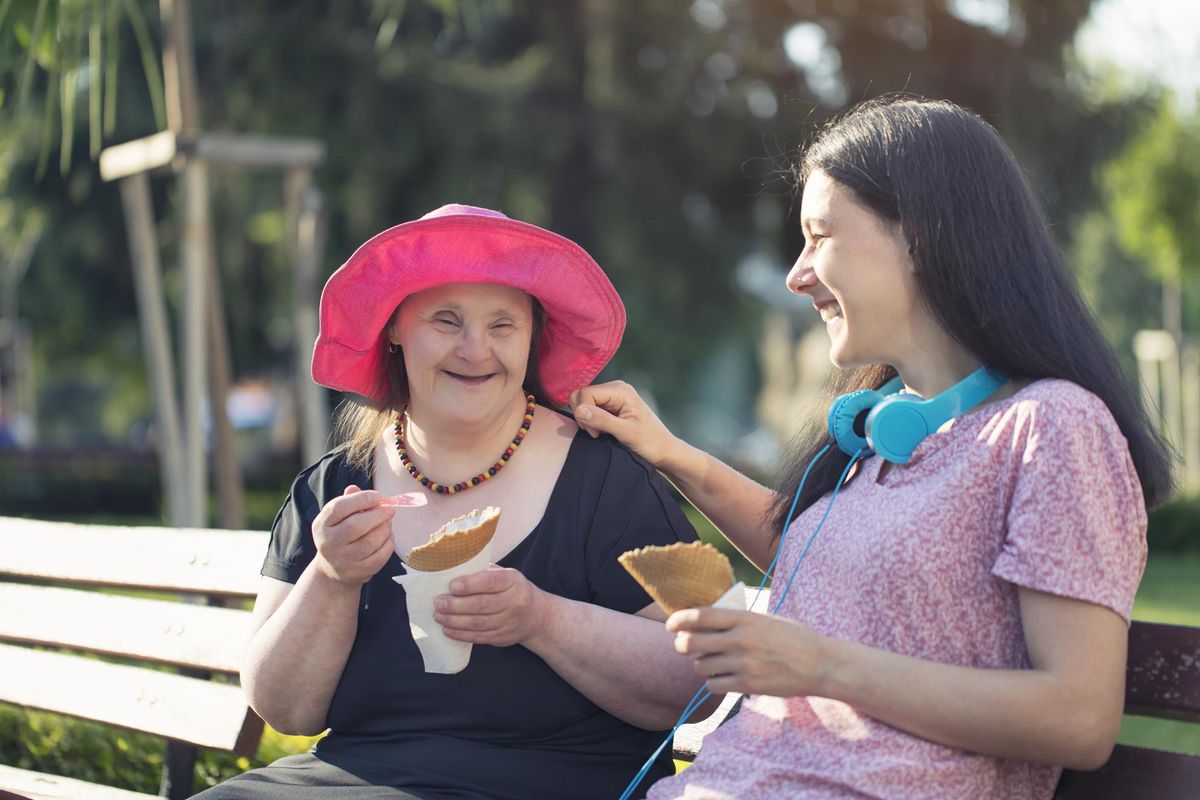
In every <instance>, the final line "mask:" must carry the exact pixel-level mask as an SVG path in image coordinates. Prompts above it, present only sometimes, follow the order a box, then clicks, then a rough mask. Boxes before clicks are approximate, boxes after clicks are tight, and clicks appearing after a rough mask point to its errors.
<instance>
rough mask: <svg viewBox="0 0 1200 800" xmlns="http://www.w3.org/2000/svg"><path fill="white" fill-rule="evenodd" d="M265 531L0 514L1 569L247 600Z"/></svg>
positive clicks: (29, 575)
mask: <svg viewBox="0 0 1200 800" xmlns="http://www.w3.org/2000/svg"><path fill="white" fill-rule="evenodd" d="M268 538H269V534H267V533H265V532H262V531H217V530H200V529H190V528H138V527H120V526H103V527H102V526H95V525H90V526H89V525H73V524H70V523H66V522H44V521H41V520H30V519H19V518H15V517H0V573H4V574H8V575H16V576H20V577H25V578H39V579H45V580H55V581H66V582H74V583H83V584H89V585H97V586H121V587H129V588H139V589H161V590H165V591H180V592H196V593H201V594H212V595H221V596H228V597H242V598H252V597H254V596H255V595H256V594H257V593H258V587H259V569H260V567H261V566H262V559H263V555H264V554H265V553H266V548H267V540H268Z"/></svg>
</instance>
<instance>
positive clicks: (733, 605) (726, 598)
mask: <svg viewBox="0 0 1200 800" xmlns="http://www.w3.org/2000/svg"><path fill="white" fill-rule="evenodd" d="M712 607H713V608H728V609H729V610H731V611H745V610H746V584H744V583H742V582H741V581H738V582H737V583H735V584H734V585H733V586H730V587H729V591H727V592H726V593H725V594H723V595H721V596H720V597H718V598H717V599H716V600H714V601H713V604H712Z"/></svg>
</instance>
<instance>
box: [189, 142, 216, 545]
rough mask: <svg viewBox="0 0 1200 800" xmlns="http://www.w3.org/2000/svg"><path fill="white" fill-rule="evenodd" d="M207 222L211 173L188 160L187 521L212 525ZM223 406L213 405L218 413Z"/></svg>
mask: <svg viewBox="0 0 1200 800" xmlns="http://www.w3.org/2000/svg"><path fill="white" fill-rule="evenodd" d="M207 226H208V178H207V171H206V167H205V166H204V163H203V162H202V161H199V160H198V159H194V158H190V159H188V160H187V163H186V166H184V169H183V235H182V237H181V241H180V252H181V256H182V261H183V408H184V424H183V431H184V437H183V439H184V442H185V443H186V448H187V460H186V467H185V470H186V474H187V504H186V508H187V517H186V518H187V525H188V526H190V527H195V528H205V527H207V526H208V508H207V497H208V491H207V489H208V458H207V448H206V447H205V436H204V426H203V411H204V401H205V400H206V399H207V398H208V382H207V380H206V377H207V373H208V348H207V346H206V345H207V334H208V326H207V323H208V319H207V310H206V306H207V294H208V282H209V278H208V276H207V275H206V274H205V272H206V269H205V267H206V260H205V257H204V236H203V231H204V229H205V228H206V227H207ZM223 411H224V409H212V413H213V415H214V416H215V415H216V414H217V413H221V412H223Z"/></svg>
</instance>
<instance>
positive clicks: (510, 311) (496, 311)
mask: <svg viewBox="0 0 1200 800" xmlns="http://www.w3.org/2000/svg"><path fill="white" fill-rule="evenodd" d="M441 311H453V312H454V313H456V314H461V313H462V311H463V307H462V305H460V304H459V303H455V302H453V301H447V302H443V303H434V304H433V305H432V306H431V307H430V308H429V309H428V310H427V311H426V312H425V313H427V314H437V313H438V312H441ZM520 315H521V312H520V310H518V309H516V308H511V307H508V306H500V307H498V308H493V309H492V310H491V311H488V312H487V313H486V314H485V316H490V317H493V318H494V317H502V316H510V317H516V316H520Z"/></svg>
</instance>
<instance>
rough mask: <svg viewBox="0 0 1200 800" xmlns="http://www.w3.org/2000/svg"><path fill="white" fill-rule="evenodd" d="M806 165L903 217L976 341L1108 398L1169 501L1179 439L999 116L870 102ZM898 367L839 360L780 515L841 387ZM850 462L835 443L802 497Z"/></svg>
mask: <svg viewBox="0 0 1200 800" xmlns="http://www.w3.org/2000/svg"><path fill="white" fill-rule="evenodd" d="M798 171H799V175H798V177H799V179H800V180H801V181H803V180H806V179H807V178H808V177H809V176H810V175H812V173H814V172H822V173H824V174H826V175H828V176H829V177H830V178H832V179H833V180H834V181H836V182H837V183H838V184H840V185H841V186H844V187H845V188H847V189H849V190H850V191H851V192H853V194H854V197H855V199H856V200H857V201H858V202H859V203H861V204H862V205H863V206H865V207H866V208H868V209H870V210H871V211H873V212H874V213H875V214H877V215H878V216H879V217H880V218H882V219H884V220H887V221H889V222H892V223H898V224H899V225H900V230H901V232H902V234H903V236H904V238H905V240H906V241H907V243H908V248H909V253H910V254H911V256H912V259H913V263H914V265H915V267H916V281H917V285H918V287H919V288H920V291H921V294H922V296H923V298H924V300H925V302H926V304H927V305H928V307H929V309H930V311H931V312H932V313H933V314H934V316H935V318H936V319H937V320H938V322H939V323H941V326H942V327H943V328H944V329H945V330H946V331H947V332H948V333H949V334H950V335H951V336H952V337H953V338H954V339H955V340H956V341H957V342H958V343H959V344H960V345H962V346H963V347H964V348H966V349H967V351H968V352H970V353H971V354H972V355H974V356H975V357H976V358H978V359H979V360H980V361H982V362H983V363H984V364H987V365H989V366H993V367H997V368H999V369H1001V370H1003V371H1005V372H1007V373H1008V374H1009V375H1011V376H1012V377H1013V378H1017V379H1022V378H1023V379H1031V380H1036V379H1039V378H1062V379H1065V380H1068V381H1072V382H1074V383H1076V384H1078V385H1079V386H1082V387H1083V388H1084V389H1087V390H1088V391H1090V392H1092V393H1093V394H1095V395H1097V396H1098V397H1099V398H1100V399H1101V400H1103V401H1104V403H1105V405H1107V406H1108V409H1109V411H1110V412H1111V413H1112V415H1113V417H1114V419H1115V420H1116V422H1117V425H1118V426H1119V427H1120V429H1121V432H1122V433H1123V434H1124V435H1125V438H1126V440H1127V441H1128V443H1129V453H1130V455H1131V456H1132V459H1133V465H1134V467H1135V468H1136V469H1137V473H1138V478H1139V480H1140V481H1141V484H1142V493H1143V494H1144V495H1145V498H1146V504H1147V505H1148V506H1153V505H1156V504H1158V503H1160V502H1162V501H1163V500H1164V499H1166V497H1167V496H1168V495H1169V494H1170V492H1171V489H1172V478H1171V458H1170V455H1169V450H1168V448H1167V446H1166V444H1165V443H1164V442H1163V440H1162V438H1161V437H1160V436H1159V435H1158V434H1157V433H1156V432H1155V430H1154V428H1153V427H1152V426H1151V425H1150V422H1149V420H1148V418H1147V416H1146V414H1145V412H1144V411H1143V410H1142V408H1141V406H1140V404H1139V403H1138V400H1137V397H1136V395H1135V394H1134V392H1133V390H1132V388H1131V386H1130V384H1129V383H1128V382H1127V380H1126V378H1125V376H1124V375H1123V374H1122V372H1121V369H1120V366H1119V365H1118V363H1117V359H1116V356H1115V355H1114V354H1113V352H1112V349H1111V348H1110V347H1109V346H1108V343H1107V342H1106V341H1105V340H1104V337H1103V335H1102V334H1101V333H1100V329H1099V326H1098V325H1097V323H1096V321H1095V318H1094V317H1093V316H1092V313H1091V312H1090V311H1089V310H1088V307H1087V305H1086V304H1085V303H1084V301H1083V298H1082V296H1081V295H1080V294H1079V290H1078V288H1077V286H1076V284H1075V280H1074V278H1073V277H1072V276H1071V275H1070V274H1069V273H1068V271H1067V269H1066V267H1065V265H1064V263H1063V259H1062V256H1061V255H1060V254H1059V252H1058V248H1057V246H1056V245H1055V243H1054V240H1053V239H1052V237H1051V235H1050V231H1049V229H1048V227H1047V225H1046V220H1045V218H1044V217H1043V215H1042V212H1041V209H1040V207H1039V206H1038V203H1037V201H1036V200H1035V198H1034V195H1033V191H1032V189H1031V188H1030V186H1029V183H1028V181H1027V180H1026V178H1025V174H1024V172H1023V171H1022V170H1021V167H1020V165H1018V164H1017V161H1016V159H1015V158H1014V157H1013V154H1012V152H1011V151H1010V150H1009V149H1008V147H1007V146H1006V145H1005V144H1004V142H1003V141H1002V140H1001V139H1000V136H999V134H997V133H996V131H995V130H994V129H993V128H992V127H991V126H990V125H988V124H987V123H986V122H984V121H983V119H981V118H980V117H979V116H978V115H976V114H974V113H972V112H970V111H967V110H965V109H963V108H960V107H959V106H956V105H954V104H953V103H950V102H945V101H933V100H925V99H921V98H912V97H904V96H889V97H884V98H879V99H876V100H870V101H867V102H865V103H862V104H860V105H858V106H855V107H854V108H852V109H850V110H849V111H848V112H846V113H845V114H844V115H843V116H841V117H840V118H838V119H836V120H834V121H833V122H831V123H830V124H829V125H828V126H827V127H825V128H824V129H823V130H822V131H821V132H820V133H818V135H817V137H816V139H815V140H814V141H813V143H812V145H811V146H810V147H809V148H808V150H807V151H806V152H805V154H804V157H803V159H802V161H801V163H800V165H799V167H798ZM1034 332H1036V335H1035V334H1034ZM895 374H896V372H895V370H894V369H892V368H891V367H889V366H886V365H870V366H865V367H860V368H857V369H852V370H835V373H834V376H833V378H832V379H831V380H830V382H829V385H828V386H827V387H826V397H824V398H823V400H824V402H823V403H822V404H821V405H820V406H819V408H820V410H821V411H822V412H824V413H819V414H817V415H815V416H814V418H813V419H812V420H810V421H809V423H808V424H807V425H806V426H805V428H804V429H803V430H802V431H801V433H800V434H799V436H798V437H797V439H796V444H795V446H794V449H793V452H792V454H791V456H790V457H789V458H788V459H787V461H786V466H785V467H784V470H783V475H784V478H783V481H782V486H781V487H780V496H779V498H778V499H777V501H776V503H775V505H774V507H773V508H772V511H771V516H772V517H773V518H774V523H775V524H776V525H782V524H783V522H784V519H785V517H786V516H787V512H788V509H789V508H790V506H791V503H792V498H793V496H794V495H795V493H796V490H797V488H798V486H799V483H800V478H801V474H802V472H803V470H804V468H805V467H806V466H807V465H808V463H809V461H811V459H812V458H813V457H814V456H815V455H816V454H817V453H818V452H819V451H820V449H821V448H822V447H824V446H825V445H826V444H827V443H828V442H829V436H828V433H827V432H826V430H825V423H824V418H825V414H826V413H828V409H829V405H830V404H831V403H832V401H833V399H834V398H835V397H836V396H837V395H839V394H842V393H845V392H851V391H855V390H858V389H877V388H879V387H880V386H882V385H883V384H884V383H885V382H886V381H887V380H889V379H890V378H892V377H894V376H895ZM848 460H849V456H847V455H845V454H844V453H842V452H841V451H840V450H838V449H837V447H836V446H834V447H833V448H831V450H830V452H829V453H826V454H825V455H824V456H823V457H822V458H821V459H820V461H819V462H818V463H817V464H816V465H815V466H814V467H813V470H812V473H811V474H810V475H809V479H808V483H807V484H806V485H805V488H804V493H803V495H802V496H801V498H800V502H799V505H798V506H797V508H798V509H804V508H807V507H808V506H809V505H811V504H812V503H813V502H815V501H816V500H818V499H819V498H820V497H821V496H822V495H824V494H825V493H826V492H828V491H830V490H831V489H833V487H834V485H835V484H836V482H837V479H838V477H839V476H840V475H841V473H842V470H843V469H844V468H845V466H846V463H847V461H848Z"/></svg>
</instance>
